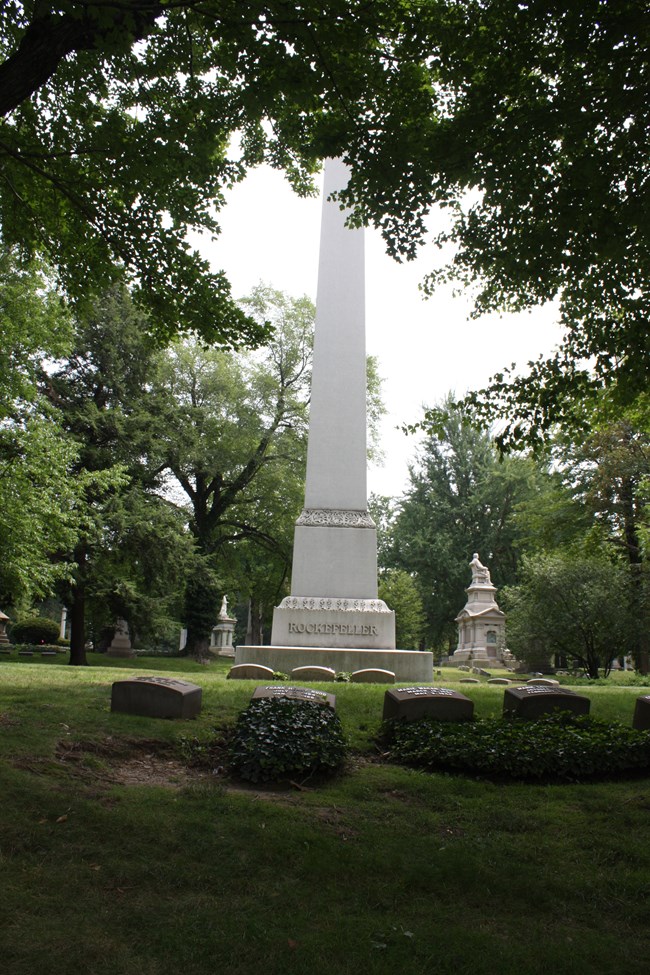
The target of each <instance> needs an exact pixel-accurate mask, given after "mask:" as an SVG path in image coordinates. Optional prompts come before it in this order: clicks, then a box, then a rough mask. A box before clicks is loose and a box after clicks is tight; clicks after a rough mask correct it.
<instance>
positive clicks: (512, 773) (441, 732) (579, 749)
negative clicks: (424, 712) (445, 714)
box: [384, 712, 650, 781]
mask: <svg viewBox="0 0 650 975" xmlns="http://www.w3.org/2000/svg"><path fill="white" fill-rule="evenodd" d="M384 733H385V734H386V735H387V736H388V737H389V739H390V756H391V758H392V760H393V761H395V762H399V763H400V764H404V765H411V766H415V767H416V768H424V769H427V770H428V771H443V772H466V773H469V774H472V775H486V776H494V777H498V778H508V779H529V780H534V779H538V780H539V779H542V780H545V781H579V780H582V779H593V778H597V777H602V776H615V775H618V774H619V773H622V772H628V771H632V770H648V769H650V732H648V731H635V730H633V729H631V728H625V727H624V726H623V725H619V724H613V723H612V724H610V723H606V722H602V721H596V720H594V719H593V718H590V717H586V716H576V715H573V714H570V713H569V712H558V713H556V714H552V715H546V716H544V717H543V718H540V719H539V720H537V721H521V720H519V719H514V720H506V719H504V720H500V721H493V720H487V719H482V720H477V721H473V722H459V723H454V722H444V721H432V720H428V719H422V720H420V721H413V722H409V723H406V722H386V724H385V726H384Z"/></svg>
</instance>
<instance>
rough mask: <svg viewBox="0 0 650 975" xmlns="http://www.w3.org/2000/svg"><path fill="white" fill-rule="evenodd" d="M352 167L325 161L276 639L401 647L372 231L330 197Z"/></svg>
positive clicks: (291, 642)
mask: <svg viewBox="0 0 650 975" xmlns="http://www.w3.org/2000/svg"><path fill="white" fill-rule="evenodd" d="M347 181H348V170H347V167H346V166H345V164H344V163H343V162H342V161H341V160H338V159H333V160H328V161H327V162H326V164H325V181H324V190H323V197H324V198H323V216H322V224H321V239H320V259H319V268H318V292H317V297H316V330H315V334H314V363H313V372H312V386H311V405H310V413H309V445H308V449H307V480H306V486H305V507H304V510H303V512H302V514H301V515H300V517H299V519H298V521H297V522H296V530H295V536H294V549H293V573H292V578H291V596H289V597H287V598H286V599H285V600H283V602H282V605H281V606H280V607H279V608H278V609H276V611H275V614H274V618H273V633H272V636H271V643H272V644H275V645H279V644H283V645H286V646H291V645H294V646H318V647H328V646H329V647H364V648H368V649H369V648H384V649H394V647H395V617H394V614H393V613H392V612H390V610H389V609H388V607H387V606H386V605H385V603H383V602H381V601H380V600H378V599H377V533H376V529H375V525H374V523H373V521H372V519H371V518H370V516H369V514H368V502H367V488H366V335H365V281H364V277H365V275H364V241H363V229H361V228H359V229H350V228H349V227H346V226H345V219H346V214H345V212H344V211H342V210H341V209H340V207H339V204H338V203H336V202H334V201H332V200H330V199H329V197H330V195H331V194H332V193H333V192H335V191H336V190H340V189H343V188H344V187H345V185H346V183H347Z"/></svg>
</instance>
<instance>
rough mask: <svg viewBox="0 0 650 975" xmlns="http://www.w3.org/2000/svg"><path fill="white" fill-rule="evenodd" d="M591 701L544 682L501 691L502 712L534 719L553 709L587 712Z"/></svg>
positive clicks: (573, 692)
mask: <svg viewBox="0 0 650 975" xmlns="http://www.w3.org/2000/svg"><path fill="white" fill-rule="evenodd" d="M590 705H591V701H590V700H589V698H588V697H584V696H583V695H582V694H576V693H575V691H570V690H569V689H568V688H566V687H560V686H559V685H558V686H557V687H548V686H546V685H544V684H524V685H523V687H507V688H506V690H505V691H504V693H503V714H504V716H505V715H514V716H516V717H518V718H526V719H529V720H531V719H532V720H534V719H535V718H539V717H541V716H542V715H543V714H550V713H552V712H553V711H571V712H572V713H573V714H589V707H590Z"/></svg>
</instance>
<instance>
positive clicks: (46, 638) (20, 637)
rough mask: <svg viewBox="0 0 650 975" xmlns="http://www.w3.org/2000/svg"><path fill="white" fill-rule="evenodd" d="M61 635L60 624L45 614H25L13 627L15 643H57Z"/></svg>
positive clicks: (12, 632)
mask: <svg viewBox="0 0 650 975" xmlns="http://www.w3.org/2000/svg"><path fill="white" fill-rule="evenodd" d="M58 637H59V624H58V623H57V622H56V620H50V619H47V618H46V617H45V616H24V617H23V618H22V619H20V620H18V621H17V622H16V623H14V624H13V625H12V627H11V639H12V640H13V642H14V643H33V644H36V645H38V644H40V643H56V641H57V639H58Z"/></svg>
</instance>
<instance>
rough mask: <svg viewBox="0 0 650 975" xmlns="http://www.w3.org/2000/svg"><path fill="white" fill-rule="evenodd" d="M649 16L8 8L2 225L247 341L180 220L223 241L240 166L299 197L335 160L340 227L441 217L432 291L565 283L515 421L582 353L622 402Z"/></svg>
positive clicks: (634, 371)
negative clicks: (347, 214)
mask: <svg viewBox="0 0 650 975" xmlns="http://www.w3.org/2000/svg"><path fill="white" fill-rule="evenodd" d="M648 24H649V20H648V11H647V6H646V4H645V3H644V2H642V0H620V2H617V3H616V4H613V3H608V2H606V0H569V2H562V3H560V2H559V0H554V2H548V0H543V2H542V0H522V2H520V3H517V4H516V5H513V4H512V3H511V2H510V0H464V2H462V3H459V2H458V0H402V2H399V3H395V2H394V0H375V2H373V3H371V4H368V3H366V2H365V0H334V2H332V3H328V5H327V9H324V8H323V6H322V4H320V3H316V2H314V0H304V2H300V3H293V2H292V3H287V2H285V0H272V2H270V3H268V2H266V3H258V2H247V3H239V2H234V0H199V2H194V0H192V2H190V0H83V2H81V0H41V2H39V3H28V2H26V0H23V2H21V0H10V2H6V3H4V4H3V5H2V7H1V8H0V44H1V53H2V55H3V57H4V61H3V63H2V64H1V65H0V115H2V118H3V121H2V122H1V123H0V158H1V160H2V167H3V180H2V181H1V182H0V220H1V222H2V233H3V237H4V239H5V241H6V242H8V243H14V242H15V243H18V244H20V245H21V246H24V247H27V248H32V249H33V248H39V249H41V250H43V251H45V253H46V254H47V255H48V256H49V257H50V259H51V260H52V261H54V262H56V263H57V266H58V268H59V271H60V273H61V275H62V278H63V280H64V282H65V284H66V288H67V289H68V291H69V293H70V294H71V295H77V296H79V295H80V294H82V293H83V292H84V291H85V290H87V287H88V284H89V283H94V284H97V283H100V284H102V285H103V284H105V283H106V280H107V279H108V278H111V277H112V276H113V275H114V273H115V270H114V268H115V262H116V261H117V262H118V264H119V265H121V266H123V267H124V268H125V269H126V270H127V271H128V273H129V275H130V276H131V277H132V279H133V281H134V282H135V283H136V285H137V289H136V290H137V292H138V293H139V295H140V297H141V298H143V299H145V300H146V301H147V302H148V303H149V305H150V307H151V308H153V309H154V310H155V313H156V314H155V317H154V320H153V321H154V323H155V324H156V325H157V327H158V328H159V329H160V330H161V331H162V332H163V333H165V334H169V333H172V332H176V331H177V330H179V329H180V330H183V329H197V330H198V331H199V332H200V333H201V334H203V335H204V337H206V338H209V339H217V340H219V341H220V342H223V343H226V344H228V343H231V344H232V343H238V342H242V341H248V342H255V341H259V340H261V339H262V338H263V337H264V335H265V334H266V329H265V325H264V323H259V322H257V323H256V322H254V320H253V319H252V318H251V317H250V316H247V315H246V314H245V313H244V311H243V310H242V309H240V308H237V307H236V306H235V305H234V303H233V302H232V301H231V299H230V294H229V288H228V284H227V282H226V280H225V278H224V277H223V275H222V274H219V273H214V272H212V271H210V270H209V268H208V267H207V265H206V263H205V262H204V261H202V260H201V259H200V258H199V257H198V256H197V255H196V254H195V253H192V252H191V251H190V250H189V248H188V246H187V243H186V231H187V229H188V228H195V229H198V230H206V231H208V232H211V233H216V232H217V229H218V228H217V223H216V216H215V210H218V208H219V207H220V206H221V205H222V203H223V192H224V190H225V188H226V187H228V186H229V185H230V184H232V183H233V182H236V181H237V180H240V179H242V178H243V176H244V175H245V173H246V171H247V169H248V168H249V167H251V166H255V165H257V164H259V163H260V162H263V161H266V162H269V163H271V164H272V165H273V166H276V167H278V168H282V169H284V170H285V171H286V173H287V174H288V176H289V178H290V180H291V181H292V182H293V184H294V186H295V187H296V188H297V189H298V191H299V192H308V191H309V189H310V185H311V184H310V177H311V175H312V174H313V173H314V171H315V169H316V167H317V165H318V161H319V160H320V159H322V158H323V157H325V156H327V155H343V156H344V157H345V158H346V160H347V161H348V162H349V164H350V166H351V170H352V178H351V182H350V185H349V187H348V190H347V192H346V193H345V194H343V196H344V198H345V199H346V201H347V202H348V203H349V204H351V205H352V207H353V209H354V217H353V219H354V220H355V221H359V222H367V223H374V224H375V225H377V226H378V227H379V228H380V229H381V231H382V233H383V234H384V236H385V238H386V241H387V244H388V248H389V250H390V251H391V252H392V253H393V254H394V255H396V256H398V257H400V258H404V257H405V258H408V257H411V256H412V255H413V254H414V253H415V251H416V250H417V248H418V246H419V244H420V243H421V242H422V240H423V239H424V237H425V236H426V227H425V217H426V214H427V212H428V211H429V210H430V209H431V208H432V207H435V206H438V205H439V206H442V207H443V208H445V210H446V213H447V214H448V216H449V224H448V226H447V228H446V229H445V230H444V231H443V233H442V234H441V235H440V237H439V238H438V242H439V243H445V242H452V243H453V244H454V245H455V252H454V256H453V258H452V261H451V265H450V266H447V267H446V268H444V269H438V270H436V271H435V272H434V273H433V275H432V277H431V278H430V281H429V287H435V285H436V283H437V282H438V281H439V280H440V279H441V278H443V279H444V278H446V277H449V276H450V275H451V276H453V277H456V278H458V279H460V281H461V283H477V284H478V295H477V312H481V311H483V310H486V309H492V308H503V307H506V308H525V307H529V306H531V305H533V304H535V303H538V302H541V301H546V300H548V299H551V298H554V297H557V298H558V299H559V301H560V307H561V314H562V319H563V321H564V322H565V324H566V325H567V328H568V331H567V338H566V341H565V344H564V346H563V348H562V349H560V350H559V351H558V353H557V355H556V356H555V357H554V358H552V359H550V360H548V361H544V362H540V363H538V364H537V366H536V374H535V375H534V376H533V379H532V380H531V381H527V382H522V383H519V385H515V386H513V383H512V381H511V377H510V379H509V380H507V381H506V382H505V383H503V382H502V383H501V387H502V388H501V389H500V394H501V395H502V396H503V398H504V404H503V408H504V410H505V409H509V411H510V414H511V416H512V417H513V423H512V429H513V430H515V429H516V430H517V435H521V431H522V429H529V428H530V427H531V420H532V421H534V424H535V425H537V426H539V424H540V423H542V424H547V425H548V424H550V423H551V422H552V418H553V417H554V416H555V415H557V413H558V411H560V412H561V411H562V409H564V408H565V405H566V402H567V401H568V400H570V399H571V398H572V395H573V394H574V393H575V390H576V388H578V389H582V388H584V387H588V386H590V384H591V383H592V381H593V380H592V377H591V376H590V374H589V372H588V371H587V369H586V368H583V366H584V364H585V362H586V361H589V362H590V363H592V364H593V365H594V368H595V377H596V380H598V381H602V382H606V383H609V384H610V385H611V386H612V387H613V388H615V389H616V390H617V391H618V392H619V393H620V395H621V396H622V397H623V398H626V397H631V396H633V395H635V393H636V392H637V391H638V390H639V389H640V388H644V386H645V384H646V383H647V378H648V373H647V369H648V365H647V364H648V360H649V359H650V357H648V356H647V355H644V354H643V353H647V351H648V344H647V343H648V339H647V328H646V323H647V320H648V310H649V309H648V288H647V282H648V260H649V258H648V248H647V231H648V226H647V214H648V209H649V208H648V206H647V197H648V176H649V169H648V167H649V165H650V163H649V158H650V154H649V152H648V148H649V146H648V132H649V131H650V126H649V125H648V121H649V119H648V113H649V112H650V108H649V105H650V98H649V97H648V96H649V91H648V78H649V73H650V69H649V66H648V59H647V46H648V45H647V40H648ZM468 191H470V192H469V195H468ZM501 378H502V380H503V377H501ZM498 385H499V384H498V383H497V386H498ZM488 398H489V397H488V396H487V395H486V396H484V397H483V398H481V397H479V398H478V402H479V404H480V403H484V402H487V400H488ZM491 400H492V404H494V401H495V395H494V392H493V394H492V396H491ZM517 411H518V414H519V415H513V414H514V413H517Z"/></svg>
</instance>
